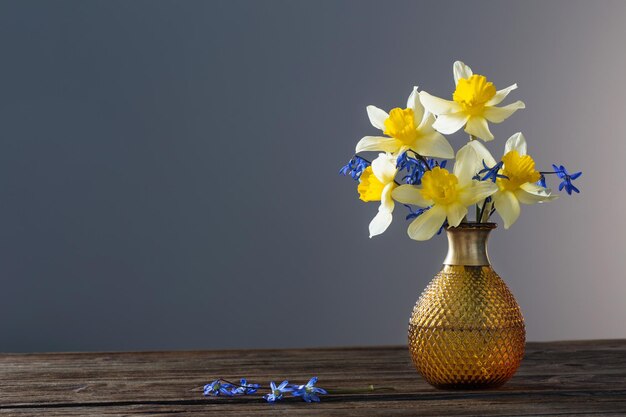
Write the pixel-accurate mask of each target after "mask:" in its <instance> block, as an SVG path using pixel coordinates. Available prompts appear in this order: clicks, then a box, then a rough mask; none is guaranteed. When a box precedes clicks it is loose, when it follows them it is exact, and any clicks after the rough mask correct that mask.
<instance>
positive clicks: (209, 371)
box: [0, 340, 626, 416]
mask: <svg viewBox="0 0 626 417" xmlns="http://www.w3.org/2000/svg"><path fill="white" fill-rule="evenodd" d="M312 375H317V376H318V377H319V378H320V382H319V385H320V386H322V387H325V388H328V389H330V390H332V389H333V388H355V387H366V386H368V385H369V384H375V385H377V386H385V387H391V388H393V389H394V390H393V391H385V392H384V393H382V392H377V393H368V394H358V395H356V394H352V395H347V394H341V395H340V394H338V395H329V396H326V397H324V399H323V402H322V403H321V404H312V405H311V404H305V403H302V402H300V401H294V400H291V401H286V402H284V403H282V404H276V405H270V404H266V403H264V402H263V400H261V399H259V398H258V397H243V398H242V397H239V398H236V399H230V398H214V397H210V398H205V397H203V396H202V393H201V391H202V386H203V385H204V384H205V383H206V382H208V381H210V380H212V379H215V378H217V377H224V378H228V379H238V378H239V377H243V376H245V377H248V378H249V379H250V380H253V381H259V382H265V381H268V380H277V381H278V380H282V379H283V378H287V379H289V380H290V381H292V382H302V383H303V382H306V380H308V378H309V377H310V376H312ZM376 410H380V413H378V414H377V411H376ZM217 411H219V414H220V415H224V416H229V415H235V414H236V415H241V414H242V413H244V414H254V415H304V414H306V415H337V416H356V415H390V416H391V415H393V416H395V415H397V416H404V415H416V414H417V413H418V412H419V413H418V414H419V415H425V416H428V415H433V416H434V415H442V414H446V415H472V414H474V415H570V414H572V413H578V414H577V415H620V414H621V415H626V340H612V341H584V342H554V343H529V344H528V346H527V353H526V357H525V360H524V362H523V364H522V367H521V368H520V371H519V372H518V374H517V375H516V376H515V377H514V378H513V379H512V380H511V381H510V382H509V383H508V384H507V385H505V386H503V387H502V388H500V389H497V390H490V391H469V392H468V391H452V392H450V391H439V390H436V389H434V388H432V387H430V386H429V385H428V384H426V383H425V382H424V381H423V380H422V379H421V378H420V377H419V375H418V374H417V373H416V372H415V370H414V369H413V367H412V365H411V362H410V358H409V356H408V352H407V349H406V348H405V347H376V348H336V349H290V350H239V351H200V352H135V353H61V354H3V355H0V414H5V415H32V414H37V415H41V414H45V415H53V416H54V415H66V416H74V415H93V414H98V415H107V416H109V415H110V416H116V415H132V414H145V413H148V414H151V415H152V414H154V415H159V414H163V415H164V414H168V415H171V413H182V414H189V415H200V414H202V415H206V413H207V412H217ZM581 413H582V414H581Z"/></svg>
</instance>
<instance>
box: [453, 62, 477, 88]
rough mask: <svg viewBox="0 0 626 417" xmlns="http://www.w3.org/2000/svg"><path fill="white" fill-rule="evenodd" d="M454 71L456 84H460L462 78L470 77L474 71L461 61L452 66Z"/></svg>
mask: <svg viewBox="0 0 626 417" xmlns="http://www.w3.org/2000/svg"><path fill="white" fill-rule="evenodd" d="M452 72H454V84H455V85H456V84H458V83H459V80H460V79H461V78H470V77H471V76H472V75H473V73H472V69H471V68H470V67H468V66H467V65H465V64H464V63H463V62H461V61H456V62H455V63H454V66H453V68H452Z"/></svg>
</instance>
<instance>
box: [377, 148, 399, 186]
mask: <svg viewBox="0 0 626 417" xmlns="http://www.w3.org/2000/svg"><path fill="white" fill-rule="evenodd" d="M372 172H373V173H374V176H376V178H377V179H378V181H380V182H382V183H383V184H388V183H389V182H393V180H394V178H395V177H396V173H397V172H398V171H397V168H396V158H395V157H394V156H393V155H391V154H389V153H381V154H378V158H376V159H374V160H373V161H372Z"/></svg>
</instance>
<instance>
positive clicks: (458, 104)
mask: <svg viewBox="0 0 626 417" xmlns="http://www.w3.org/2000/svg"><path fill="white" fill-rule="evenodd" d="M454 82H455V84H456V90H455V91H454V94H453V95H452V101H450V100H444V99H442V98H439V97H435V96H432V95H430V94H428V93H427V92H425V91H422V92H421V93H420V100H421V102H422V104H423V105H424V107H425V108H426V110H428V111H429V112H431V113H434V114H436V115H437V121H436V122H435V123H434V124H433V127H434V128H435V129H437V130H438V131H439V132H441V133H444V134H451V133H454V132H456V131H458V130H459V129H460V128H462V127H463V126H465V132H467V133H468V134H470V135H473V136H476V137H478V138H481V139H483V140H484V141H490V140H493V135H492V134H491V131H490V130H489V125H488V124H487V121H489V122H491V123H501V122H503V121H504V120H505V119H507V118H508V117H509V116H511V115H512V114H513V113H515V111H516V110H518V109H523V108H524V107H526V106H525V105H524V103H523V102H521V101H516V102H515V103H512V104H509V105H508V106H504V107H496V105H497V104H500V102H502V100H504V99H505V98H506V96H507V95H508V94H509V93H510V92H511V91H513V90H515V89H516V88H517V84H513V85H511V86H509V87H507V88H505V89H503V90H498V91H496V87H495V86H494V85H493V83H491V82H489V81H487V78H486V77H484V76H482V75H477V74H474V73H472V69H471V68H470V67H468V66H467V65H465V64H464V63H462V62H461V61H456V62H455V63H454Z"/></svg>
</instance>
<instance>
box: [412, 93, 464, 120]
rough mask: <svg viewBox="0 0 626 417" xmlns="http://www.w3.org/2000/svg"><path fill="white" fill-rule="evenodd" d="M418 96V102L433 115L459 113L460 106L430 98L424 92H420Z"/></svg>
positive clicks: (448, 101) (437, 98)
mask: <svg viewBox="0 0 626 417" xmlns="http://www.w3.org/2000/svg"><path fill="white" fill-rule="evenodd" d="M419 94H420V101H421V102H422V104H423V105H424V108H425V109H426V110H428V111H429V112H431V113H433V114H436V115H440V114H450V113H458V112H460V111H461V105H460V104H459V103H456V102H454V101H450V100H444V99H442V98H439V97H435V96H431V95H430V94H428V93H427V92H426V91H420V93H419Z"/></svg>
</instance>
